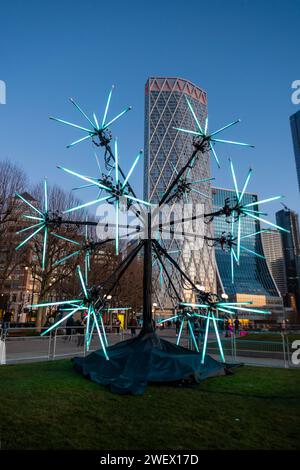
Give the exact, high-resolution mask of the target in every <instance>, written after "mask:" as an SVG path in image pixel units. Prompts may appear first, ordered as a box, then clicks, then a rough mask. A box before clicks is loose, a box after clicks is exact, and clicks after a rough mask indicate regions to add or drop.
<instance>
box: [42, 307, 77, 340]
mask: <svg viewBox="0 0 300 470" xmlns="http://www.w3.org/2000/svg"><path fill="white" fill-rule="evenodd" d="M78 310H79V307H78V308H75V309H73V310H72V311H71V312H70V313H68V314H67V315H65V316H64V317H63V318H62V319H61V320H59V321H58V322H56V323H54V325H52V326H50V328H48V329H47V330H46V331H43V332H42V333H41V336H44V335H46V334H47V333H49V332H50V331H51V330H53V329H54V328H56V327H57V326H58V325H60V324H61V323H63V322H64V321H65V320H67V319H68V318H69V317H71V316H72V315H74V313H76V312H77V311H78Z"/></svg>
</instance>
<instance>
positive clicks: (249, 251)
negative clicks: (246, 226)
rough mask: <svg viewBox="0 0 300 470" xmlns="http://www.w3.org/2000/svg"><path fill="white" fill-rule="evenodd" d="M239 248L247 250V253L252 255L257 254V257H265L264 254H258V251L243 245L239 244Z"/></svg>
mask: <svg viewBox="0 0 300 470" xmlns="http://www.w3.org/2000/svg"><path fill="white" fill-rule="evenodd" d="M241 249H242V250H245V251H248V253H251V254H252V255H255V256H257V257H258V258H262V259H266V257H265V256H263V255H260V254H259V253H256V251H252V250H249V248H246V247H245V246H243V245H241Z"/></svg>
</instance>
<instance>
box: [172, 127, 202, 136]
mask: <svg viewBox="0 0 300 470" xmlns="http://www.w3.org/2000/svg"><path fill="white" fill-rule="evenodd" d="M173 129H174V130H175V131H180V132H187V133H188V134H192V135H199V132H195V131H190V130H189V129H183V128H182V127H173Z"/></svg>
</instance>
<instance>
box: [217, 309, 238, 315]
mask: <svg viewBox="0 0 300 470" xmlns="http://www.w3.org/2000/svg"><path fill="white" fill-rule="evenodd" d="M218 310H220V312H223V313H227V314H229V315H236V312H231V311H230V310H227V309H226V308H224V307H218Z"/></svg>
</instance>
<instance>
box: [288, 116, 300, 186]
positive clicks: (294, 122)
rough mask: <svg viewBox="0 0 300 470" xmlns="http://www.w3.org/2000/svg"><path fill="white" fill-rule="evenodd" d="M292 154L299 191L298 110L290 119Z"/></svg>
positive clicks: (299, 146) (299, 136) (299, 127)
mask: <svg viewBox="0 0 300 470" xmlns="http://www.w3.org/2000/svg"><path fill="white" fill-rule="evenodd" d="M290 123H291V130H292V137H293V144H294V153H295V160H296V170H297V176H298V186H299V191H300V110H299V111H297V112H296V113H295V114H292V116H291V117H290Z"/></svg>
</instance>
